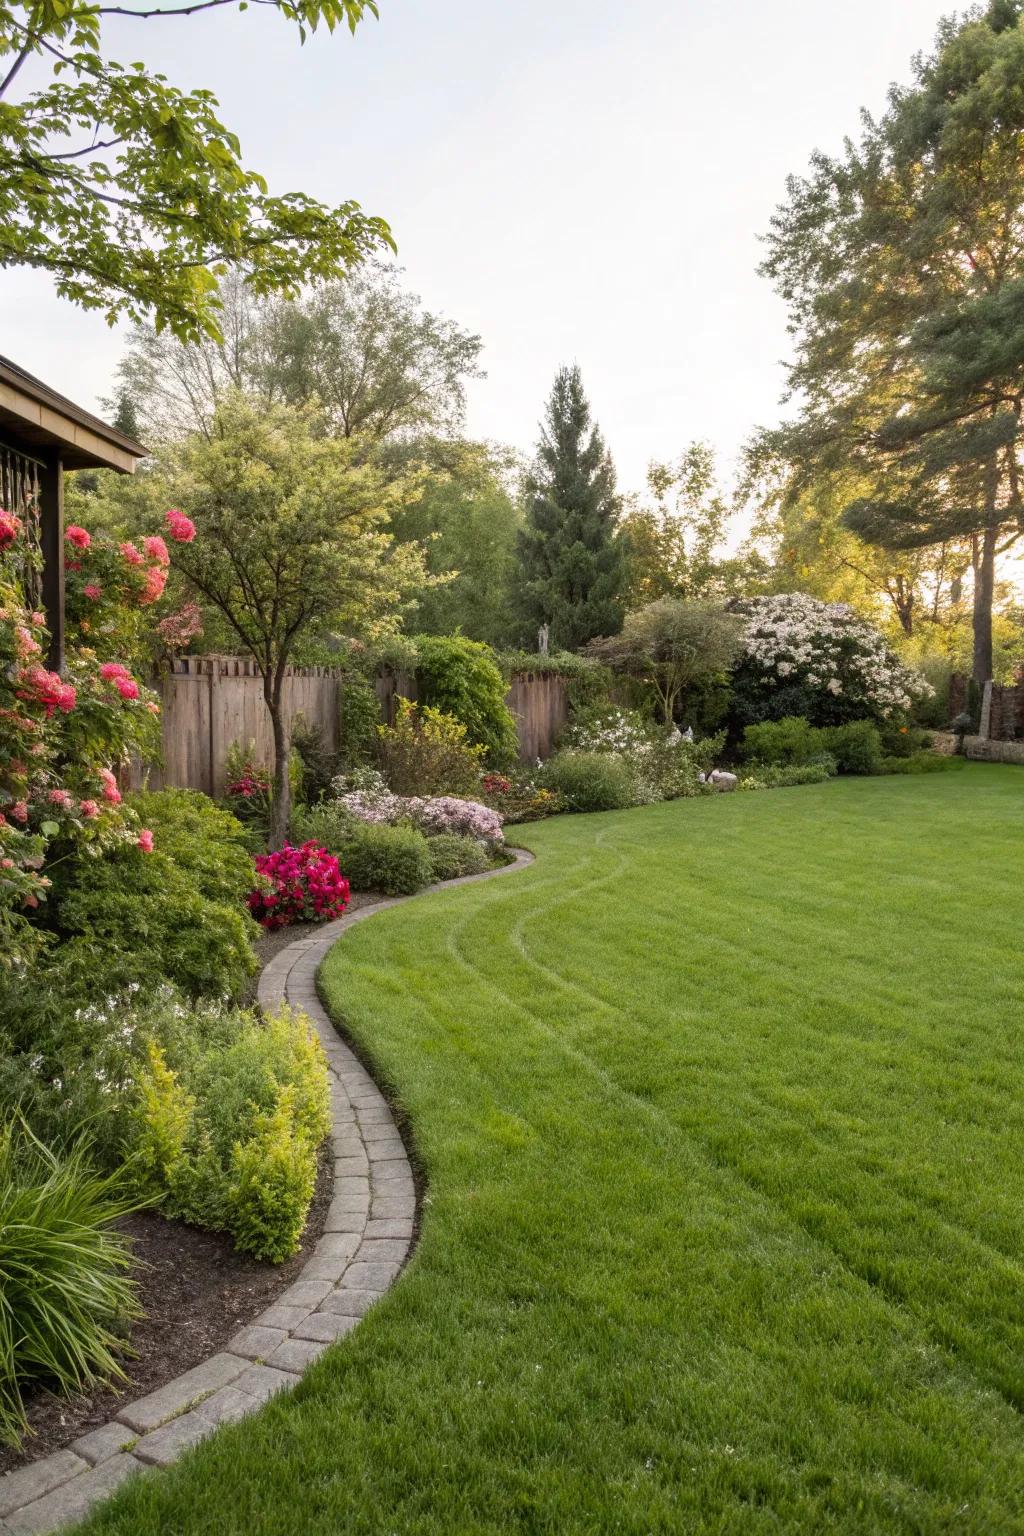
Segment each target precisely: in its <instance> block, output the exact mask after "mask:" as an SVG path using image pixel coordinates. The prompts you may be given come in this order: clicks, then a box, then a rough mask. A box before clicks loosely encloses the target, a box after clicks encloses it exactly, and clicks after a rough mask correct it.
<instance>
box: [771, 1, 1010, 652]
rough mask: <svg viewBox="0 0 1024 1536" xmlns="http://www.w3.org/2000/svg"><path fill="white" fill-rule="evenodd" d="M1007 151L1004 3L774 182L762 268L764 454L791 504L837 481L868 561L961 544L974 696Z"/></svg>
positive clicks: (987, 640)
mask: <svg viewBox="0 0 1024 1536" xmlns="http://www.w3.org/2000/svg"><path fill="white" fill-rule="evenodd" d="M1022 152H1024V23H1022V5H1021V3H1020V0H995V3H993V4H990V5H989V6H988V7H987V8H986V9H985V10H984V11H980V12H972V13H971V14H970V15H969V16H968V18H967V19H966V20H963V21H956V20H949V21H946V22H944V23H943V24H942V26H941V27H940V29H939V34H938V38H937V42H936V46H935V49H934V51H933V53H932V54H931V55H929V56H927V57H924V56H922V57H920V58H918V59H917V60H916V61H915V65H914V78H913V81H912V83H911V85H910V86H909V87H907V88H906V89H897V88H893V90H892V91H891V92H890V97H889V104H888V108H887V110H886V112H885V113H884V114H883V116H882V117H881V118H880V119H879V120H878V121H877V122H876V121H874V120H872V119H871V118H867V117H866V118H865V120H864V128H863V131H862V134H861V137H860V140H859V141H858V142H857V143H856V144H854V143H852V142H850V143H848V144H847V145H846V148H845V151H844V154H843V155H842V157H840V158H837V159H831V158H829V157H826V156H824V155H816V156H815V157H814V159H813V161H812V166H811V171H810V174H809V175H808V176H807V177H805V178H794V179H792V180H791V182H790V184H789V198H788V201H787V203H786V205H785V206H784V207H783V208H782V209H781V210H780V212H779V214H778V215H777V217H776V219H775V220H774V222H773V226H772V230H771V233H770V235H769V237H768V246H769V255H768V259H767V261H766V263H765V270H766V272H767V273H768V274H769V275H770V276H771V277H772V278H773V279H774V280H775V282H776V285H777V286H778V288H779V291H780V293H781V294H782V295H783V297H784V298H785V299H786V301H787V303H788V305H789V308H790V317H791V325H792V329H793V331H794V334H795V336H796V340H797V351H796V359H795V362H794V365H793V367H792V369H791V372H790V384H791V389H792V392H793V393H794V394H796V395H798V396H799V397H800V399H801V410H800V413H799V416H798V418H797V420H796V421H795V423H793V424H792V425H790V426H788V427H787V428H784V429H782V430H781V431H780V432H779V433H778V434H776V436H775V443H774V446H775V448H776V449H777V450H778V452H779V454H780V456H781V457H782V458H783V459H784V460H785V461H786V462H787V463H789V464H790V465H793V466H794V467H795V474H796V480H795V483H794V489H795V490H796V491H797V492H798V493H799V492H800V491H802V490H803V489H804V488H805V487H806V486H807V485H809V484H810V483H812V482H815V481H816V482H817V483H818V484H819V486H820V485H821V483H822V482H823V481H829V482H831V484H832V486H833V487H836V486H838V485H839V484H840V483H841V482H844V481H845V484H846V485H847V486H848V487H850V488H855V489H854V493H853V494H852V496H851V499H850V501H849V502H848V503H847V505H846V506H845V507H844V508H843V514H842V515H843V520H844V522H845V524H846V526H848V527H849V528H851V529H852V530H854V531H855V532H856V533H858V534H859V535H860V536H861V537H862V538H863V539H865V540H866V541H868V542H870V543H872V544H875V545H877V546H881V547H883V548H889V549H895V550H908V551H912V550H927V549H931V550H935V549H936V548H938V547H939V546H942V545H944V544H945V545H950V544H956V543H960V542H963V541H966V544H967V548H968V549H969V551H970V561H971V566H972V570H973V629H974V645H973V671H974V676H975V677H976V678H977V679H978V680H979V681H984V680H985V679H987V678H988V677H990V676H991V675H992V666H993V656H992V611H993V596H994V593H995V591H996V584H997V562H998V559H999V556H1000V554H1001V553H1005V551H1006V550H1007V549H1008V548H1009V547H1010V545H1011V544H1012V543H1013V542H1014V541H1015V540H1016V538H1017V537H1018V536H1019V533H1020V531H1021V510H1022V508H1021V499H1020V495H1019V478H1020V435H1019V427H1020V405H1021V395H1022V391H1024V178H1022V177H1021V174H1020V165H1021V160H1022Z"/></svg>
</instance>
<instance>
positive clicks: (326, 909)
mask: <svg viewBox="0 0 1024 1536" xmlns="http://www.w3.org/2000/svg"><path fill="white" fill-rule="evenodd" d="M255 863H256V872H257V874H258V875H259V876H260V877H261V878H260V884H259V886H258V887H257V889H256V890H254V891H252V892H250V894H249V897H248V906H249V911H250V912H251V913H252V915H253V917H254V918H255V919H256V921H257V922H259V923H262V924H263V927H264V928H284V927H285V926H286V925H287V924H288V923H296V922H307V923H325V922H327V921H328V920H329V919H330V918H332V917H340V916H341V914H342V913H343V912H344V910H345V908H346V907H347V906H348V897H349V886H348V881H347V880H346V879H345V878H344V876H343V875H342V873H341V870H340V868H339V867H338V861H337V859H336V858H335V857H334V854H333V853H328V852H327V850H326V848H319V847H318V846H317V844H316V843H312V842H310V843H303V845H302V847H301V848H292V847H290V845H289V844H287V843H286V844H285V846H284V847H283V848H278V849H277V851H276V852H275V853H264V854H261V855H260V856H259V857H258V858H257V859H256V861H255Z"/></svg>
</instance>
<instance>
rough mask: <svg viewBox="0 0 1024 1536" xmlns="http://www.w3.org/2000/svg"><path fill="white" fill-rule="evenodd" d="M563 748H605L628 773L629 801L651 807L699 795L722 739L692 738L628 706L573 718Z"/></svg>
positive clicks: (720, 747)
mask: <svg viewBox="0 0 1024 1536" xmlns="http://www.w3.org/2000/svg"><path fill="white" fill-rule="evenodd" d="M562 745H563V747H567V748H568V749H569V750H570V751H575V752H577V753H580V752H582V753H590V752H606V753H611V754H613V755H614V756H616V757H619V758H621V759H622V762H623V763H624V765H625V766H626V768H627V770H628V772H629V779H630V784H631V786H632V799H631V803H632V804H633V805H652V804H654V803H655V802H656V801H658V800H676V799H679V798H680V797H681V796H684V795H698V794H700V793H701V784H702V780H701V775H702V773H704V774H706V773H707V772H708V771H709V770H710V769H711V768H713V767H714V766H715V764H716V762H717V760H718V758H719V755H720V754H721V752H722V748H723V746H724V737H722V736H709V737H707V738H706V739H704V740H703V741H694V740H693V739H692V738H687V737H684V736H682V735H680V733H679V731H678V730H676V729H675V727H671V728H666V727H665V726H663V725H658V724H657V723H656V722H655V721H654V720H651V719H649V718H648V717H647V716H645V715H641V714H640V713H639V712H638V711H636V710H631V709H616V708H610V709H603V710H599V711H594V712H592V713H590V714H588V715H585V716H583V717H582V718H581V719H580V720H578V721H576V722H575V723H574V724H573V725H571V726H570V727H569V729H568V730H567V731H566V733H565V736H564V738H563V742H562Z"/></svg>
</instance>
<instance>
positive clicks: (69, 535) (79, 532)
mask: <svg viewBox="0 0 1024 1536" xmlns="http://www.w3.org/2000/svg"><path fill="white" fill-rule="evenodd" d="M64 537H65V538H66V539H67V541H68V543H69V544H73V545H74V546H75V548H76V549H88V548H89V545H90V544H91V543H92V538H91V537H90V535H89V533H88V531H87V530H86V529H85V528H80V527H79V526H78V524H77V523H70V524H69V525H68V527H67V528H65V530H64Z"/></svg>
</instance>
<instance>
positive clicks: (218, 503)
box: [172, 395, 426, 846]
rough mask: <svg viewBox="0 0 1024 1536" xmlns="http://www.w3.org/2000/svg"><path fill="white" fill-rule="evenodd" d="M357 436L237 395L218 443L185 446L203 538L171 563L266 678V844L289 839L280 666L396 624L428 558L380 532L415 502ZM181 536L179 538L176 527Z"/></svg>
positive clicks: (221, 416) (191, 505) (181, 481)
mask: <svg viewBox="0 0 1024 1536" xmlns="http://www.w3.org/2000/svg"><path fill="white" fill-rule="evenodd" d="M359 460H360V454H359V445H358V444H357V443H356V442H355V441H354V440H353V439H346V440H342V441H338V440H335V439H325V438H317V437H315V436H314V435H313V433H312V431H311V428H310V418H309V416H308V415H307V414H305V413H303V412H298V411H294V410H291V409H289V408H288V407H285V406H278V407H275V408H268V407H267V406H266V405H265V404H264V403H262V402H258V401H253V400H250V399H248V398H246V397H245V396H242V395H237V396H235V397H233V398H232V399H230V400H229V401H227V402H226V403H225V404H224V405H222V406H221V408H220V410H219V411H218V414H217V417H216V420H215V423H214V432H213V435H212V436H211V437H210V438H209V439H205V438H193V439H191V440H190V441H189V442H188V443H187V444H185V445H184V447H183V449H182V454H181V467H180V471H179V474H178V477H177V485H176V490H177V494H178V498H179V500H180V502H181V505H182V506H183V507H185V508H187V510H188V512H189V514H190V515H191V516H192V517H193V518H194V519H195V522H196V524H197V525H198V527H199V528H200V529H201V531H202V534H203V539H202V543H201V545H200V544H198V543H197V544H196V545H195V546H193V545H192V544H190V543H187V542H178V543H176V544H175V545H174V556H173V559H174V564H175V565H176V566H177V568H178V570H179V571H180V572H181V573H182V574H183V575H184V577H185V578H186V580H187V583H188V584H189V585H190V586H191V587H192V588H193V589H194V591H195V593H196V594H198V596H199V597H200V598H201V599H202V600H203V601H204V602H205V603H206V604H207V605H208V606H209V607H211V608H213V609H214V610H216V612H217V613H218V614H219V615H220V616H221V618H222V620H223V621H224V623H225V624H226V625H227V627H228V629H229V630H230V631H231V633H232V634H233V635H235V636H236V637H237V638H238V640H239V641H240V642H241V644H242V645H243V646H244V648H245V650H246V651H247V652H248V654H249V655H250V656H252V658H253V660H254V661H255V663H256V665H257V667H258V668H259V671H260V674H261V676H262V678H263V697H264V699H265V700H266V705H267V710H268V712H269V714H270V719H271V723H272V727H273V734H274V797H273V805H272V811H271V825H270V835H271V843H272V844H273V845H275V846H277V845H280V844H281V843H283V842H284V840H285V838H286V837H287V834H288V821H289V814H290V809H291V792H290V786H289V780H288V756H289V751H290V746H291V741H290V725H289V721H288V718H287V716H286V714H285V711H284V709H283V707H282V699H283V691H284V680H285V671H286V668H287V667H288V665H289V663H290V661H291V660H292V658H293V656H294V653H295V648H296V645H297V644H298V643H299V641H300V640H302V639H305V638H308V637H309V636H310V634H311V632H316V631H319V632H320V633H322V634H323V633H326V632H329V631H330V630H331V629H332V628H335V627H340V626H347V627H357V628H365V627H367V626H369V627H372V626H373V625H374V624H379V623H380V622H381V621H382V620H385V621H386V620H387V619H388V618H389V617H391V616H393V615H394V613H395V611H396V609H397V607H398V605H399V604H400V602H401V600H402V596H403V593H404V592H405V591H406V590H407V589H408V588H409V587H410V586H412V585H414V584H415V583H416V582H417V581H423V580H424V579H426V578H425V572H424V568H423V558H422V551H421V549H420V548H419V547H418V546H415V545H409V544H405V545H401V546H395V545H394V544H393V542H392V539H391V537H390V535H389V534H388V533H387V532H386V531H385V525H386V523H387V518H388V513H389V508H390V504H391V501H392V499H394V498H396V497H398V498H400V497H401V496H403V495H404V494H406V487H405V486H403V485H402V484H401V483H397V484H396V483H391V484H386V483H385V482H384V481H383V479H382V477H381V475H380V474H379V472H378V471H377V470H376V469H374V468H373V467H372V466H371V465H369V464H367V463H365V462H362V463H360V461H359ZM172 531H173V530H172Z"/></svg>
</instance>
